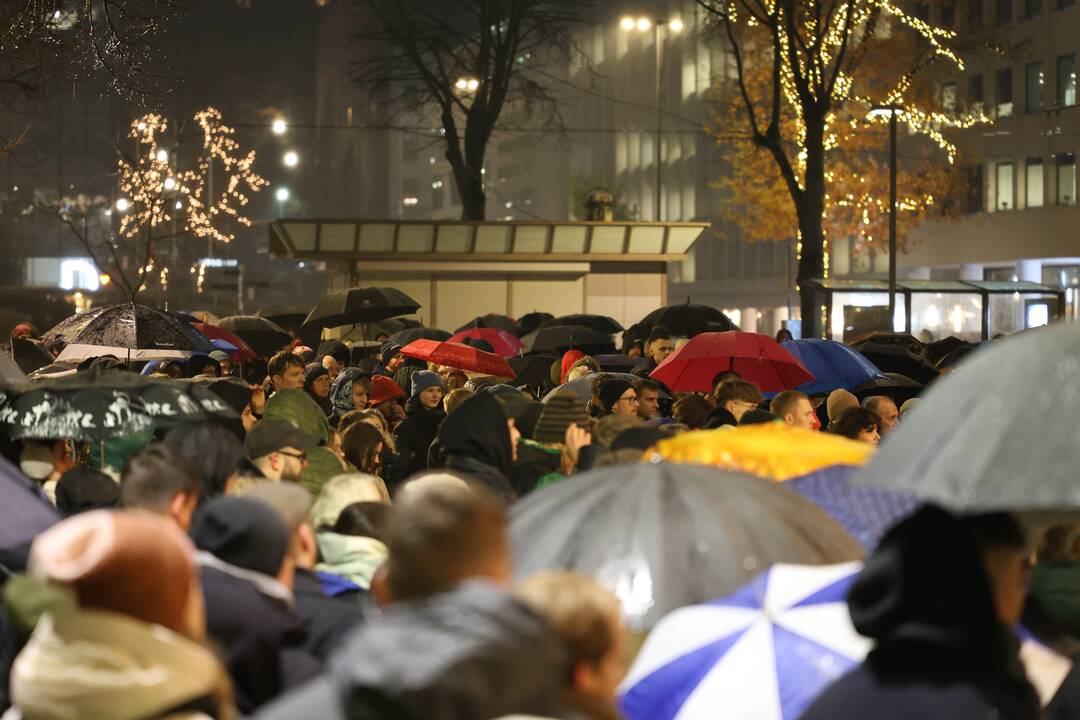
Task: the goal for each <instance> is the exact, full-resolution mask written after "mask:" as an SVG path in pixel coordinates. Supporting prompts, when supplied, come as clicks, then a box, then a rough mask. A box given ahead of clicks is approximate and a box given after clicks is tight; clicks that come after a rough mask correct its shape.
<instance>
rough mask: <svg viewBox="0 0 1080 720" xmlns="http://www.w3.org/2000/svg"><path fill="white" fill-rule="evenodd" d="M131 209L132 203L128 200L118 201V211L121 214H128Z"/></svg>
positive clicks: (121, 199)
mask: <svg viewBox="0 0 1080 720" xmlns="http://www.w3.org/2000/svg"><path fill="white" fill-rule="evenodd" d="M129 207H131V203H129V202H128V199H127V198H120V199H119V200H117V201H116V209H117V210H118V211H120V212H127V211H128V208H129Z"/></svg>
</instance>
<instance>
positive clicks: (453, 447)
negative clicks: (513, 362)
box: [438, 393, 515, 502]
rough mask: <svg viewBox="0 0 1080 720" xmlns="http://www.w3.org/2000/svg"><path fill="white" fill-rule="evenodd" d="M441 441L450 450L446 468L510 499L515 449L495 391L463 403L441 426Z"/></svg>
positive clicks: (512, 493) (511, 498) (499, 495)
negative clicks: (511, 445)
mask: <svg viewBox="0 0 1080 720" xmlns="http://www.w3.org/2000/svg"><path fill="white" fill-rule="evenodd" d="M438 438H439V442H441V443H442V444H443V445H444V446H445V447H446V451H447V453H448V457H447V460H446V469H447V470H449V471H450V472H453V473H456V474H458V475H461V476H462V477H463V478H464V479H466V480H468V481H471V482H474V483H477V484H478V485H483V486H484V487H485V488H487V489H488V490H489V491H490V492H492V493H493V494H495V495H496V496H498V497H501V498H503V499H505V500H506V501H507V502H510V501H512V500H513V499H514V497H515V495H514V489H513V488H512V487H511V486H510V475H511V473H512V471H513V449H512V448H511V447H510V431H509V429H508V428H507V424H506V414H505V413H504V412H503V409H502V405H500V404H499V401H498V400H496V399H495V396H494V395H492V394H491V393H480V394H478V395H476V396H475V397H471V398H469V399H468V400H466V401H465V402H464V403H462V404H461V407H459V408H458V409H457V410H455V411H454V412H452V413H450V415H449V416H447V418H446V421H445V422H444V423H443V424H442V427H441V428H439V435H438Z"/></svg>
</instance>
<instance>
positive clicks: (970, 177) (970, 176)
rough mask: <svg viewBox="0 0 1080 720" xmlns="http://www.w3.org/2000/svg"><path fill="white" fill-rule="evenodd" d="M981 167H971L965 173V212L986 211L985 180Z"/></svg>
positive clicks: (980, 165) (979, 165)
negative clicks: (966, 194) (966, 193)
mask: <svg viewBox="0 0 1080 720" xmlns="http://www.w3.org/2000/svg"><path fill="white" fill-rule="evenodd" d="M984 172H985V171H984V170H983V165H982V164H981V163H980V164H978V165H972V166H971V167H969V168H968V172H967V190H968V196H967V211H968V212H973V213H977V212H983V211H985V210H986V197H985V194H984V193H985V179H984V177H983V173H984Z"/></svg>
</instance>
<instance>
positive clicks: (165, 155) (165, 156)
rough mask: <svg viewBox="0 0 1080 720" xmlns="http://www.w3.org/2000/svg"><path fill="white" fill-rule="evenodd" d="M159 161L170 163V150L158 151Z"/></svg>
mask: <svg viewBox="0 0 1080 720" xmlns="http://www.w3.org/2000/svg"><path fill="white" fill-rule="evenodd" d="M157 161H158V162H168V161H169V151H168V150H158V151H157Z"/></svg>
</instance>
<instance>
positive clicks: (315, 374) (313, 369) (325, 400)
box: [304, 363, 334, 415]
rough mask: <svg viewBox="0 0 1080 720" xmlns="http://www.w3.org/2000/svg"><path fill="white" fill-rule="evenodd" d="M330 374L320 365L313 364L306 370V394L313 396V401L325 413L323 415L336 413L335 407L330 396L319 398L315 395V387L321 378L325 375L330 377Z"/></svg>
mask: <svg viewBox="0 0 1080 720" xmlns="http://www.w3.org/2000/svg"><path fill="white" fill-rule="evenodd" d="M329 374H330V372H329V371H328V370H327V369H326V368H324V367H323V366H322V365H320V364H318V363H311V364H309V365H308V366H307V367H306V368H304V392H306V393H307V394H308V395H310V396H311V399H312V400H314V401H315V403H316V404H317V405H318V406H319V408H320V409H321V410H322V411H323V415H330V414H331V413H332V412H334V405H333V403H331V402H330V396H329V395H327V396H326V397H319V396H318V395H316V394H315V390H314V387H313V386H314V385H315V381H316V380H318V379H319V378H321V377H322V376H323V375H329Z"/></svg>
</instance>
